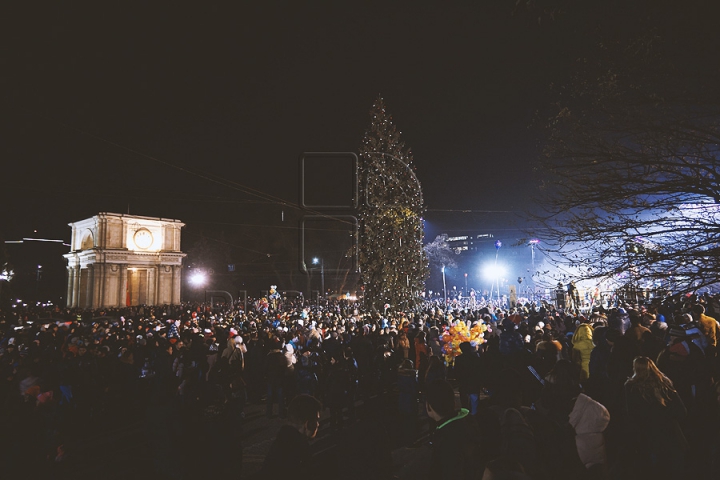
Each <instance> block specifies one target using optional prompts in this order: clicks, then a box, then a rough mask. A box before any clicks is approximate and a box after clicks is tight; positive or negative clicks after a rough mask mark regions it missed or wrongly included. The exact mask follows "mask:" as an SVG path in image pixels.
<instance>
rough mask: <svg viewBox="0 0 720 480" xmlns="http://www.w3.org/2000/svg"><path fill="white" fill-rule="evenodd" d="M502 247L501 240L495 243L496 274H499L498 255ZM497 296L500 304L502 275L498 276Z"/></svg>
mask: <svg viewBox="0 0 720 480" xmlns="http://www.w3.org/2000/svg"><path fill="white" fill-rule="evenodd" d="M500 247H502V242H501V241H500V240H496V241H495V272H497V261H498V254H499V253H500ZM497 296H498V303H499V302H500V275H498V276H497ZM490 298H492V295H490Z"/></svg>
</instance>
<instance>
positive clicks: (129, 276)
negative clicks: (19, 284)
mask: <svg viewBox="0 0 720 480" xmlns="http://www.w3.org/2000/svg"><path fill="white" fill-rule="evenodd" d="M69 225H70V227H72V240H71V249H70V253H67V254H65V255H64V257H65V259H67V262H68V267H67V268H68V286H67V305H68V306H69V307H80V308H101V307H124V306H129V305H166V304H170V305H178V304H180V286H181V281H182V278H181V277H182V259H183V258H184V257H185V254H184V253H182V251H180V229H181V228H182V227H184V226H185V224H184V223H182V222H180V221H179V220H173V219H168V218H153V217H141V216H137V215H123V214H119V213H99V214H98V215H95V216H94V217H91V218H87V219H85V220H81V221H79V222H75V223H70V224H69Z"/></svg>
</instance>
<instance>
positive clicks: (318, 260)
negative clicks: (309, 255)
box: [313, 257, 320, 265]
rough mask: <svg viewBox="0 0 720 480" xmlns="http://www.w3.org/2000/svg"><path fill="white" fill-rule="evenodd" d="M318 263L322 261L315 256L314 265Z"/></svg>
mask: <svg viewBox="0 0 720 480" xmlns="http://www.w3.org/2000/svg"><path fill="white" fill-rule="evenodd" d="M318 263H320V259H319V258H317V257H315V258H313V265H317V264H318Z"/></svg>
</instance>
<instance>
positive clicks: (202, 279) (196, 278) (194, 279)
mask: <svg viewBox="0 0 720 480" xmlns="http://www.w3.org/2000/svg"><path fill="white" fill-rule="evenodd" d="M188 282H190V285H192V286H193V287H196V288H200V287H204V286H205V283H206V282H207V275H205V272H200V271H197V272H193V273H192V275H190V278H189V279H188ZM206 297H207V292H205V293H204V298H205V301H207V298H206Z"/></svg>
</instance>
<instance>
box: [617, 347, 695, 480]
mask: <svg viewBox="0 0 720 480" xmlns="http://www.w3.org/2000/svg"><path fill="white" fill-rule="evenodd" d="M625 404H626V410H627V414H628V417H629V420H630V432H632V434H634V435H635V436H636V438H635V439H634V440H635V441H634V444H635V446H636V447H637V461H636V462H635V465H636V466H637V467H638V468H639V469H640V471H642V472H643V474H646V475H647V478H653V479H656V478H657V479H663V478H668V479H670V478H684V467H685V455H686V453H687V451H688V448H689V445H688V442H687V440H686V439H685V435H684V434H683V431H682V429H681V427H680V422H681V421H682V420H684V418H685V417H686V415H687V410H686V409H685V405H684V404H683V402H682V400H681V399H680V396H679V395H678V393H677V391H676V390H675V387H674V386H673V383H672V381H671V380H670V379H669V378H668V377H666V376H665V375H664V374H663V373H662V372H661V371H660V370H658V368H657V367H656V366H655V363H654V362H653V361H652V360H650V359H649V358H646V357H636V358H635V360H634V361H633V376H632V377H631V378H629V379H628V381H627V382H625Z"/></svg>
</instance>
